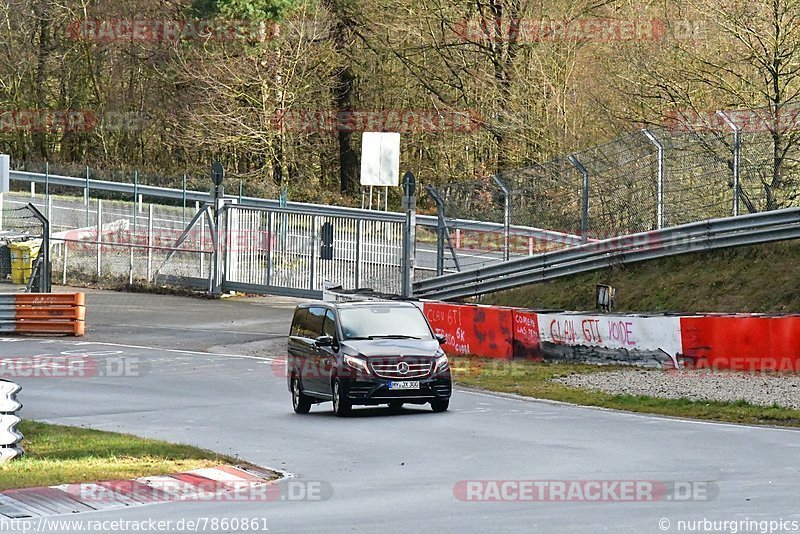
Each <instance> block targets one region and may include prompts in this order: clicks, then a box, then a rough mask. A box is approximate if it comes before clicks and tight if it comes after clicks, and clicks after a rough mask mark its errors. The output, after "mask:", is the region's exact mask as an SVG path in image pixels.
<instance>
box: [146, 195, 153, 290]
mask: <svg viewBox="0 0 800 534" xmlns="http://www.w3.org/2000/svg"><path fill="white" fill-rule="evenodd" d="M152 278H153V205H152V204H149V205H148V208H147V283H148V284H149V283H150V282H151V281H152Z"/></svg>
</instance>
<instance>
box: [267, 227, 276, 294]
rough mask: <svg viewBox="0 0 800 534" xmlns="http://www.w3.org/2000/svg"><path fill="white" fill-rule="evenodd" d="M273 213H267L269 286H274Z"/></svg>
mask: <svg viewBox="0 0 800 534" xmlns="http://www.w3.org/2000/svg"><path fill="white" fill-rule="evenodd" d="M273 219H274V217H273V212H271V211H268V212H267V285H268V286H270V285H272V240H273V239H275V232H274V230H273V228H272V227H273Z"/></svg>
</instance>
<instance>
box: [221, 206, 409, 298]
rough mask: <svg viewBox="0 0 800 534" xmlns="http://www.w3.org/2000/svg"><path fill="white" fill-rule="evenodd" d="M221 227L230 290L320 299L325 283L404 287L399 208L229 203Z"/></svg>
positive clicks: (226, 287) (389, 288) (396, 290)
mask: <svg viewBox="0 0 800 534" xmlns="http://www.w3.org/2000/svg"><path fill="white" fill-rule="evenodd" d="M220 228H221V229H224V233H223V235H224V236H225V241H224V243H221V245H222V246H223V249H224V250H223V252H224V261H225V265H224V273H225V274H224V280H223V281H222V285H223V289H224V290H226V291H246V292H253V293H271V294H286V295H294V296H307V297H312V298H319V297H320V296H321V294H322V290H323V289H324V288H325V287H333V286H341V287H342V288H344V289H358V288H370V289H373V290H375V291H379V292H384V293H393V294H399V293H401V285H402V268H403V252H402V251H403V230H404V218H403V216H402V215H401V214H392V213H385V212H374V213H370V212H365V211H362V210H358V211H356V210H354V212H353V214H352V215H347V216H344V215H335V216H334V215H325V214H324V212H323V211H322V210H316V209H312V208H309V209H304V208H296V207H285V208H255V207H242V206H237V205H235V204H226V205H225V206H224V207H223V209H222V210H221V211H220Z"/></svg>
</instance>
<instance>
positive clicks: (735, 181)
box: [717, 111, 741, 217]
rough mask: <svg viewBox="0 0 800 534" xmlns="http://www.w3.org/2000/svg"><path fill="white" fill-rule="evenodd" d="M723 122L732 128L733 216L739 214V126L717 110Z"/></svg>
mask: <svg viewBox="0 0 800 534" xmlns="http://www.w3.org/2000/svg"><path fill="white" fill-rule="evenodd" d="M717 115H719V116H720V117H722V120H723V121H725V124H727V125H728V126H730V128H731V129H732V130H733V216H734V217H736V216H738V215H739V154H740V150H741V143H740V133H741V130H740V128H739V127H738V126H737V125H736V123H735V122H733V121H732V120H731V118H730V117H728V115H727V114H726V113H725V112H724V111H717Z"/></svg>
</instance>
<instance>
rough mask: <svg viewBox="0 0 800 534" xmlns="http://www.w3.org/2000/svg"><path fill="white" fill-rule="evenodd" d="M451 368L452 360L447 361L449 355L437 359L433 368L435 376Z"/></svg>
mask: <svg viewBox="0 0 800 534" xmlns="http://www.w3.org/2000/svg"><path fill="white" fill-rule="evenodd" d="M449 368H450V360H448V359H447V355H446V354H443V355H441V356H439V357H438V358H436V366H435V367H434V368H433V374H436V373H441V372H442V371H446V370H447V369H449Z"/></svg>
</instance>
